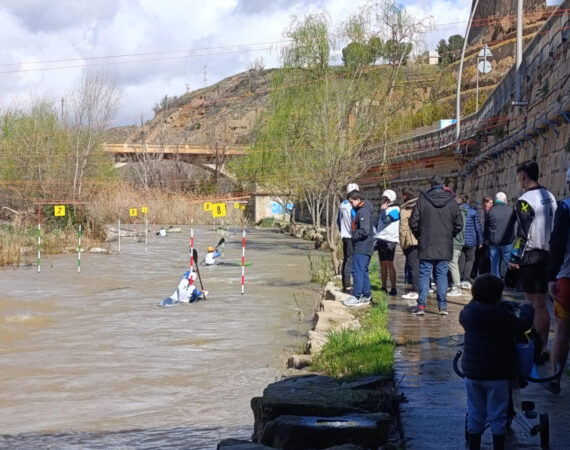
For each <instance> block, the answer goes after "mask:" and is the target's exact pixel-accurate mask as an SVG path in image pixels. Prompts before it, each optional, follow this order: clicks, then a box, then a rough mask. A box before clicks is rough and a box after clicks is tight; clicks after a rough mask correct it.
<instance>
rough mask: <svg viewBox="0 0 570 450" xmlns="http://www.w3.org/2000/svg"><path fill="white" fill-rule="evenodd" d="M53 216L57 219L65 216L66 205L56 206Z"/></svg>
mask: <svg viewBox="0 0 570 450" xmlns="http://www.w3.org/2000/svg"><path fill="white" fill-rule="evenodd" d="M53 214H54V216H56V217H62V216H65V205H55V206H54V207H53Z"/></svg>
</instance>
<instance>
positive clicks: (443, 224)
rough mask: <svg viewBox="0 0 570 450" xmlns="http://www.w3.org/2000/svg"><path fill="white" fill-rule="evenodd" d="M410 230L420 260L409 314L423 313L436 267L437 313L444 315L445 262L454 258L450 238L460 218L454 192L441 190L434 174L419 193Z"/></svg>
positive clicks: (458, 224) (442, 187) (456, 230)
mask: <svg viewBox="0 0 570 450" xmlns="http://www.w3.org/2000/svg"><path fill="white" fill-rule="evenodd" d="M410 229H411V230H412V233H414V236H415V237H416V238H417V239H418V242H419V246H418V256H419V259H420V275H419V280H418V288H419V296H418V304H417V306H416V307H415V308H413V309H412V310H411V313H412V314H415V315H423V314H425V307H426V300H427V296H428V290H429V278H430V275H431V273H432V271H433V268H434V267H435V271H436V284H437V305H438V308H439V314H441V315H447V314H448V312H447V302H446V298H445V297H446V294H447V270H448V264H449V261H450V260H451V258H452V257H453V238H454V237H455V236H457V234H458V233H459V232H460V231H461V230H462V229H463V221H462V220H461V212H460V211H459V207H458V206H457V202H456V201H455V197H454V195H453V194H451V193H449V192H446V191H445V190H444V186H443V182H442V180H441V178H440V177H438V176H437V175H435V176H433V177H432V179H431V188H430V189H428V190H427V191H425V192H422V193H420V197H419V199H418V202H417V203H416V206H415V207H414V209H413V211H412V216H411V217H410Z"/></svg>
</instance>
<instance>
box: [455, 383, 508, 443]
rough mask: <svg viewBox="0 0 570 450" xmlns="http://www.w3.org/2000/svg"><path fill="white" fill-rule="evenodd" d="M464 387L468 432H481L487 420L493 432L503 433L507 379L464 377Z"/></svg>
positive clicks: (506, 403) (506, 405)
mask: <svg viewBox="0 0 570 450" xmlns="http://www.w3.org/2000/svg"><path fill="white" fill-rule="evenodd" d="M465 388H466V390H467V429H468V430H469V433H473V434H479V433H483V431H484V430H485V422H489V425H491V431H492V432H493V434H505V433H506V432H507V408H508V405H509V380H471V379H470V378H467V377H465Z"/></svg>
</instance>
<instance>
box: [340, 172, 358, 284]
mask: <svg viewBox="0 0 570 450" xmlns="http://www.w3.org/2000/svg"><path fill="white" fill-rule="evenodd" d="M358 191H359V188H358V185H357V184H356V183H350V184H349V185H348V186H347V187H346V200H345V201H343V202H342V203H341V204H340V207H339V210H338V220H337V223H338V227H339V229H340V237H341V238H342V256H343V259H342V270H341V274H342V290H343V292H346V293H350V292H351V290H352V283H351V273H352V255H353V254H354V250H353V248H352V220H353V218H354V216H355V213H354V210H353V209H352V206H351V204H350V202H349V201H348V196H349V195H350V194H351V193H352V192H358Z"/></svg>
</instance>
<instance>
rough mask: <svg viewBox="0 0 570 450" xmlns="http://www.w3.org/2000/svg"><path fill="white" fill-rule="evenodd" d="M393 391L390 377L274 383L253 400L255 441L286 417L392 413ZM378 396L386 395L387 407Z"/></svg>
mask: <svg viewBox="0 0 570 450" xmlns="http://www.w3.org/2000/svg"><path fill="white" fill-rule="evenodd" d="M394 392H395V389H394V387H393V380H392V379H391V378H387V377H365V378H362V379H361V380H359V381H356V382H352V383H347V382H344V383H343V382H340V381H337V380H335V379H334V378H332V377H327V376H320V375H308V376H299V377H291V378H287V379H285V380H283V381H278V382H276V383H272V384H270V385H269V386H267V387H266V388H265V390H264V391H263V397H254V398H253V399H252V400H251V408H252V410H253V415H254V417H255V423H254V434H253V440H254V441H256V442H257V441H259V440H260V439H261V436H262V435H263V430H264V429H265V426H266V425H267V424H268V423H269V422H270V421H272V420H273V419H275V418H277V417H279V416H283V415H287V416H319V417H334V416H343V415H347V414H367V413H371V412H378V411H382V412H392V411H393V408H394V401H395V400H394V398H395V394H394ZM379 396H387V400H386V401H387V402H388V404H384V403H385V402H383V401H382V400H381V399H380V398H379ZM379 408H382V409H379ZM319 448H322V447H319Z"/></svg>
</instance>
